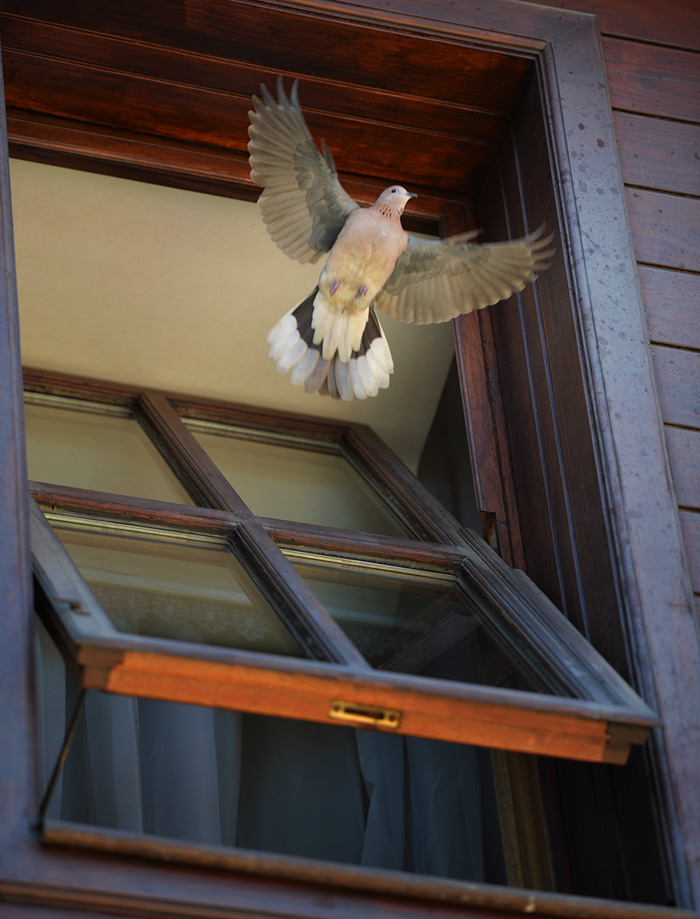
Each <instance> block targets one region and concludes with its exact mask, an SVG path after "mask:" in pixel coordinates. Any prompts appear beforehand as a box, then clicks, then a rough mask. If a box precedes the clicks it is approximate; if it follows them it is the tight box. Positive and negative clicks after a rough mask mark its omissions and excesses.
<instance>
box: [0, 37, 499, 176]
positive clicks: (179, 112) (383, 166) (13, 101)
mask: <svg viewBox="0 0 700 919" xmlns="http://www.w3.org/2000/svg"><path fill="white" fill-rule="evenodd" d="M5 72H6V73H7V75H8V92H7V102H8V105H11V106H13V107H15V108H17V109H21V110H28V111H38V112H43V113H45V114H50V115H53V116H61V117H63V118H70V119H73V120H77V121H86V122H91V123H94V124H97V125H105V126H109V127H115V128H118V129H121V130H129V131H136V132H139V133H143V134H147V135H155V136H159V137H166V138H176V139H177V140H180V141H186V142H189V143H192V144H206V145H208V146H212V147H216V148H224V149H226V150H231V151H234V152H236V153H239V154H241V155H244V154H245V153H246V151H247V144H248V130H247V126H248V110H249V109H250V106H251V103H250V99H248V98H244V97H239V96H234V95H228V96H223V95H222V94H221V93H220V92H215V91H210V90H207V89H201V88H199V87H191V86H185V85H182V84H176V83H168V82H164V81H156V80H151V79H146V78H142V77H140V76H133V75H131V74H124V73H113V72H111V71H104V70H102V69H98V68H95V67H91V66H86V65H82V64H72V63H66V62H64V61H49V60H48V59H46V58H44V57H39V56H37V55H28V54H24V53H23V52H16V51H9V52H6V54H5ZM307 114H308V121H309V126H310V128H311V131H312V133H313V134H314V135H315V136H316V137H317V138H320V137H324V138H325V140H326V142H327V143H328V146H329V148H330V149H331V151H332V153H333V154H334V156H335V157H336V161H337V162H338V164H339V166H340V168H343V169H346V170H347V171H350V172H354V173H359V174H361V175H372V176H375V177H379V176H384V177H385V178H386V181H387V184H389V183H390V182H392V181H397V180H401V182H402V183H403V184H405V185H407V186H408V187H411V188H416V187H423V186H428V185H432V186H436V187H450V186H452V187H453V188H455V187H456V188H459V189H462V188H464V186H467V187H470V186H473V185H474V183H475V181H476V180H477V179H478V176H479V173H480V172H481V171H483V168H484V165H485V162H486V161H487V160H488V159H489V158H490V155H491V148H490V147H489V146H488V145H485V144H481V143H474V142H472V141H469V140H462V139H459V138H457V137H454V136H452V137H450V136H448V135H441V136H440V142H439V144H438V143H436V141H435V138H434V137H433V135H431V134H428V133H423V132H420V131H418V130H415V129H412V128H404V127H401V126H395V125H392V124H387V123H381V122H377V121H372V120H369V119H366V120H364V121H363V122H357V121H351V120H349V119H342V118H338V117H336V116H335V115H332V114H329V113H324V114H323V116H322V117H318V118H317V117H316V116H315V115H314V113H313V112H309V113H307Z"/></svg>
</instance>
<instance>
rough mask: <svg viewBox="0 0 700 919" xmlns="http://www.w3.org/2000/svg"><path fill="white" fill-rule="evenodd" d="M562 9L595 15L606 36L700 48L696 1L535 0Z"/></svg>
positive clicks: (699, 19) (698, 6)
mask: <svg viewBox="0 0 700 919" xmlns="http://www.w3.org/2000/svg"><path fill="white" fill-rule="evenodd" d="M534 2H535V3H538V4H544V5H545V6H554V7H559V9H562V10H577V11H580V12H586V13H594V14H595V15H596V16H597V17H598V21H599V22H600V29H601V31H602V32H603V33H604V34H605V33H607V34H609V35H616V36H620V37H622V38H633V39H635V38H636V39H641V40H642V41H651V42H659V43H662V44H666V45H677V46H678V47H680V48H694V49H696V50H697V49H700V5H698V3H697V0H673V4H661V3H657V2H656V0H534Z"/></svg>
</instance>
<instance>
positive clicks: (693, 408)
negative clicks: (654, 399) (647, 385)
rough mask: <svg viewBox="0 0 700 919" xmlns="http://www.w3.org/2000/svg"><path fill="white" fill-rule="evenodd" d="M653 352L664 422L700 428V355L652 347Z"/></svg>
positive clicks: (698, 353) (696, 352) (675, 349)
mask: <svg viewBox="0 0 700 919" xmlns="http://www.w3.org/2000/svg"><path fill="white" fill-rule="evenodd" d="M651 353H652V359H653V362H654V373H655V375H656V385H657V388H658V391H659V401H660V403H661V416H662V418H663V420H664V421H665V422H666V423H667V424H680V425H685V426H686V427H694V428H697V427H700V352H698V351H683V350H681V349H680V348H667V347H663V346H661V345H652V349H651Z"/></svg>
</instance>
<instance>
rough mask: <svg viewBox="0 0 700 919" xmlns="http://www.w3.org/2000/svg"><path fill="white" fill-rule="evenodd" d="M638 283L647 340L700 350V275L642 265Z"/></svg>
mask: <svg viewBox="0 0 700 919" xmlns="http://www.w3.org/2000/svg"><path fill="white" fill-rule="evenodd" d="M699 168H700V167H699ZM639 283H640V285H641V288H642V297H643V299H644V307H645V309H646V314H647V326H648V329H649V338H650V340H651V341H652V342H654V343H656V344H664V345H680V346H682V347H685V348H694V349H695V350H700V308H699V307H700V274H691V273H689V272H688V273H685V272H680V271H669V270H666V269H661V268H651V267H649V266H646V265H641V266H640V267H639Z"/></svg>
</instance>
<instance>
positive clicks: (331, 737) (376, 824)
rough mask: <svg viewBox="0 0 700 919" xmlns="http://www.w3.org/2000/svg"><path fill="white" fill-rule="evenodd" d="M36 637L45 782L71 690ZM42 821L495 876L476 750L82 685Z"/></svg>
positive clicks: (500, 856)
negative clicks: (82, 701) (84, 690)
mask: <svg viewBox="0 0 700 919" xmlns="http://www.w3.org/2000/svg"><path fill="white" fill-rule="evenodd" d="M37 632H38V637H39V639H40V644H39V646H38V649H37V650H38V654H37V665H36V667H35V673H36V679H37V698H38V718H37V725H38V729H39V738H38V740H39V743H38V748H39V757H40V761H39V767H40V769H39V774H40V778H41V781H42V787H43V788H45V787H46V785H47V783H48V781H49V777H50V775H51V770H52V768H53V764H54V763H55V761H56V757H57V755H58V751H59V750H60V746H61V742H62V740H63V735H64V732H65V728H66V724H67V721H68V719H69V718H70V715H71V713H72V711H73V710H74V707H75V700H76V697H77V693H78V687H77V686H76V685H75V682H74V680H73V678H72V675H71V673H70V671H67V670H66V669H65V668H64V665H63V661H62V658H61V655H60V653H59V652H58V651H57V650H56V649H55V647H53V646H52V644H51V640H50V638H49V637H48V635H47V634H46V633H45V632H44V630H43V628H42V627H41V624H40V623H38V624H37ZM48 815H49V816H50V817H52V818H57V819H60V820H63V821H68V822H74V823H77V824H79V825H80V826H81V828H82V829H83V830H84V827H85V824H88V825H93V826H97V827H101V828H112V829H119V830H127V831H128V833H129V834H137V835H138V836H140V837H141V840H142V841H143V842H145V843H147V841H148V837H149V836H151V835H152V836H155V837H157V839H158V843H157V844H158V845H160V846H162V845H163V839H164V838H166V839H168V838H169V839H172V840H181V841H183V842H187V843H188V844H190V845H191V844H199V845H206V846H226V847H229V851H230V852H231V854H234V855H235V849H234V847H237V848H240V849H243V850H245V852H247V853H249V852H250V850H254V851H257V852H265V853H272V854H281V855H291V856H295V857H301V858H312V859H321V860H323V861H331V862H338V863H345V864H353V865H361V866H365V867H370V868H383V869H390V870H394V871H405V872H409V873H418V874H426V875H433V876H437V877H448V878H461V879H465V880H470V881H488V882H491V883H501V884H502V883H505V882H506V873H505V859H504V851H503V843H502V840H501V830H500V822H499V815H498V806H497V802H496V787H495V780H494V774H493V767H492V762H491V755H490V752H489V751H488V750H486V749H479V748H476V747H472V746H467V745H463V744H456V743H444V742H439V741H433V740H422V739H417V738H411V737H401V736H398V735H388V734H382V733H379V732H375V731H366V730H362V729H357V728H349V727H344V726H329V725H323V724H315V723H312V722H303V721H297V720H292V719H282V718H272V717H268V716H263V715H252V714H241V713H239V712H235V711H222V710H216V709H212V708H207V707H204V706H193V705H181V704H177V703H172V702H164V701H160V700H151V699H138V698H133V697H125V696H114V695H110V694H108V693H93V692H91V693H89V694H88V696H87V700H86V705H85V709H84V711H83V713H82V715H81V719H80V722H79V724H78V729H77V731H76V733H75V737H74V739H73V742H72V744H71V748H70V750H69V753H68V757H67V760H66V763H65V767H64V769H63V771H62V773H61V777H60V780H59V784H58V786H57V788H56V790H55V792H54V794H53V796H52V799H51V802H50V805H49V809H48ZM122 838H126V839H128V838H129V835H128V834H125V835H124V836H123V837H122ZM141 840H140V841H141ZM232 850H233V851H232ZM161 851H162V850H161Z"/></svg>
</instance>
